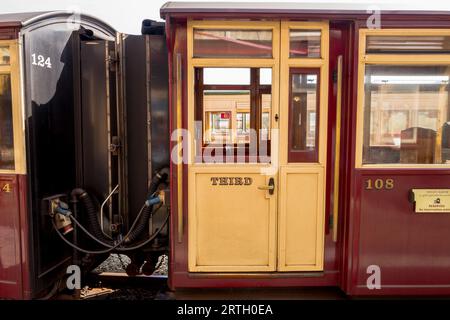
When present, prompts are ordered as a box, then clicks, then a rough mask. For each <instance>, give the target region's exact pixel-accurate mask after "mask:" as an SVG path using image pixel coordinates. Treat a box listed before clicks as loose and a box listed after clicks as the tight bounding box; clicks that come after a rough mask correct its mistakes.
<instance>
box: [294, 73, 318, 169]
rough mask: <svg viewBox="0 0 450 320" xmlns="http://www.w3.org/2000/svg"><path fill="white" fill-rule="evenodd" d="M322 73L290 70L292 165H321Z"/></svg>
mask: <svg viewBox="0 0 450 320" xmlns="http://www.w3.org/2000/svg"><path fill="white" fill-rule="evenodd" d="M319 73H320V69H300V70H299V69H294V70H291V80H290V81H291V89H290V90H291V94H290V100H291V101H290V110H289V141H288V144H289V153H288V161H289V162H317V161H318V152H317V150H318V145H317V144H318V137H319V135H318V132H319V128H318V126H319Z"/></svg>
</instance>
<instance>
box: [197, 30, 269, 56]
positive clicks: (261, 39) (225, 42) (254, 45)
mask: <svg viewBox="0 0 450 320" xmlns="http://www.w3.org/2000/svg"><path fill="white" fill-rule="evenodd" d="M194 57H195V58H272V31H271V30H217V29H214V30H212V29H194Z"/></svg>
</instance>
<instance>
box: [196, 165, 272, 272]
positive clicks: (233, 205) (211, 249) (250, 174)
mask: <svg viewBox="0 0 450 320" xmlns="http://www.w3.org/2000/svg"><path fill="white" fill-rule="evenodd" d="M270 178H273V177H270V176H265V175H262V174H261V172H260V168H259V167H252V168H250V167H241V168H239V167H237V168H236V167H235V166H233V167H223V168H220V167H219V168H218V167H217V166H214V167H209V168H205V167H197V168H196V167H192V168H191V169H190V174H189V195H190V196H189V199H191V201H190V203H189V222H190V223H189V270H190V271H191V272H243V271H244V272H251V271H274V270H275V267H276V203H277V201H276V193H274V194H273V195H270V192H269V191H268V190H260V189H259V187H264V186H267V185H269V180H270Z"/></svg>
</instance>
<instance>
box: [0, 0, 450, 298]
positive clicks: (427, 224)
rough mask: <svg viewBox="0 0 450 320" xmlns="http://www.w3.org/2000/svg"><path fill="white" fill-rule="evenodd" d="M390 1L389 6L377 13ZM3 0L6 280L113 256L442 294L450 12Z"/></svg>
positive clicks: (22, 292)
mask: <svg viewBox="0 0 450 320" xmlns="http://www.w3.org/2000/svg"><path fill="white" fill-rule="evenodd" d="M379 10H381V11H379ZM161 17H162V18H163V19H164V20H165V22H164V23H156V22H152V21H149V20H146V21H144V23H143V28H142V32H143V35H141V36H130V35H124V34H120V33H118V32H116V31H115V30H114V29H113V28H111V27H110V26H108V25H107V24H105V23H104V22H101V21H99V20H97V19H95V18H92V17H89V16H86V15H78V16H73V13H63V12H52V13H34V14H18V15H1V16H0V38H1V40H0V298H15V299H23V298H27V299H31V298H38V297H42V296H43V295H45V294H46V293H47V292H48V291H49V290H50V289H51V287H52V286H53V285H54V284H58V281H59V280H60V279H62V278H63V277H64V276H65V275H66V270H67V266H68V265H71V264H72V265H77V266H80V267H82V270H83V272H84V274H86V273H87V272H89V271H90V270H92V269H93V268H94V267H95V266H97V265H98V264H99V263H100V262H101V261H103V260H104V259H105V258H106V257H107V256H108V254H109V253H124V254H127V255H128V256H129V257H130V258H131V261H132V262H131V264H130V265H129V266H128V268H127V273H128V275H129V276H133V275H136V274H138V273H141V272H142V273H145V274H147V275H149V274H151V273H152V271H153V269H154V264H155V261H156V259H157V257H158V256H159V255H161V254H168V255H169V274H168V283H169V286H170V288H171V289H173V290H175V291H177V290H179V289H185V288H238V287H239V288H242V287H311V286H330V287H331V286H333V287H339V288H341V289H342V290H343V291H344V292H345V293H346V294H348V295H352V296H374V295H385V296H387V295H389V296H396V295H420V296H422V295H449V294H450V272H449V270H450V260H449V252H450V243H449V241H447V240H448V238H449V236H448V229H449V228H450V121H449V116H450V107H449V106H450V101H449V89H450V88H449V80H450V68H449V66H450V15H449V14H448V12H439V11H423V10H422V11H419V10H410V11H408V10H398V8H395V7H394V6H390V5H387V7H381V8H372V7H371V8H366V7H365V6H364V5H361V4H359V5H357V4H352V6H351V8H350V7H345V6H343V5H339V4H326V5H325V4H323V5H320V6H319V5H317V4H308V3H303V4H294V3H289V4H287V3H277V4H272V3H265V4H261V3H229V4H225V3H195V2H192V3H190V2H169V3H167V4H165V5H164V6H163V7H162V8H161Z"/></svg>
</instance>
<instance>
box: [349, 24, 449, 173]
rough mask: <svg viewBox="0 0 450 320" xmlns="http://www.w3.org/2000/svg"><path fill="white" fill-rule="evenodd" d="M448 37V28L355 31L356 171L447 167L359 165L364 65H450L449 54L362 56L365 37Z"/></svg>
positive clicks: (395, 164)
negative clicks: (357, 34) (356, 38)
mask: <svg viewBox="0 0 450 320" xmlns="http://www.w3.org/2000/svg"><path fill="white" fill-rule="evenodd" d="M372 35H383V36H402V35H403V36H436V35H439V36H448V35H450V29H365V28H362V29H359V39H358V41H359V49H358V87H357V109H356V110H357V111H356V148H355V168H357V169H377V168H381V169H384V168H385V169H396V168H397V169H401V168H404V169H421V168H429V169H438V168H447V169H448V168H450V164H439V163H437V164H405V163H383V164H381V163H380V164H363V143H364V108H365V88H364V79H365V69H366V66H367V65H393V66H445V65H448V66H450V54H430V53H424V54H414V55H411V54H408V53H403V54H392V53H386V54H378V53H377V54H371V53H369V54H368V53H366V40H367V36H372Z"/></svg>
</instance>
